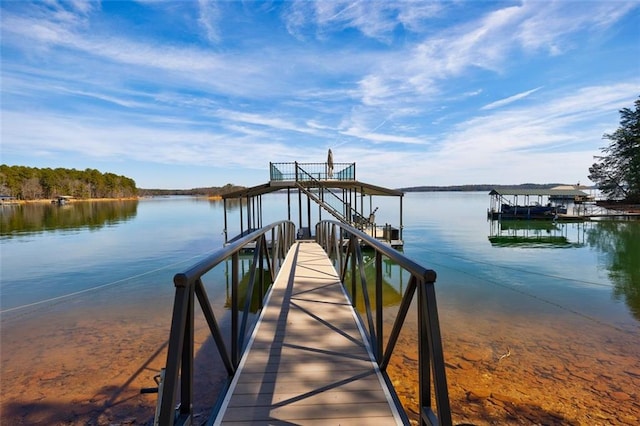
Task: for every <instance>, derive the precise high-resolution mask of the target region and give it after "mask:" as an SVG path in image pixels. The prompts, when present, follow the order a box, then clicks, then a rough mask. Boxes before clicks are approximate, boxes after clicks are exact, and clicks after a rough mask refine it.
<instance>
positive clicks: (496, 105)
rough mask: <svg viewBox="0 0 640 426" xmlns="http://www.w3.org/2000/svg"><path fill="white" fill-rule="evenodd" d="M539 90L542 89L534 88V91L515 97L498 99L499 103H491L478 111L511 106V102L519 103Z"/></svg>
mask: <svg viewBox="0 0 640 426" xmlns="http://www.w3.org/2000/svg"><path fill="white" fill-rule="evenodd" d="M541 88H542V87H536V88H535V89H531V90H527V91H526V92H522V93H518V94H517V95H513V96H509V97H508V98H505V99H500V100H499V101H495V102H491V103H490V104H487V105H485V106H483V107H482V108H480V109H482V110H489V109H495V108H500V107H503V106H505V105H509V104H511V103H513V102H516V101H519V100H520V99H524V98H526V97H527V96H529V95H531V94H532V93H535V92H537V91H538V90H540V89H541Z"/></svg>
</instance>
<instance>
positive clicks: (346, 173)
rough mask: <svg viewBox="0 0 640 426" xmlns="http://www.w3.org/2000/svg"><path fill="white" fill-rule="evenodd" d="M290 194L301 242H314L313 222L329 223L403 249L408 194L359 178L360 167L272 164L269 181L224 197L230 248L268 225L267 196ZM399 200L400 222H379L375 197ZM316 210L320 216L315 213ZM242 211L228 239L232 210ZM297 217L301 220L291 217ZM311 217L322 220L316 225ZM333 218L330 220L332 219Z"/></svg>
mask: <svg viewBox="0 0 640 426" xmlns="http://www.w3.org/2000/svg"><path fill="white" fill-rule="evenodd" d="M275 192H286V195H287V197H286V203H287V219H288V220H292V221H294V222H295V221H297V222H298V223H297V225H298V239H311V238H313V235H312V229H313V227H312V223H316V221H321V220H323V215H324V217H325V218H327V219H328V218H335V219H337V220H338V221H340V222H342V223H344V224H346V225H350V226H353V227H355V228H356V229H359V230H361V231H362V232H365V233H366V234H367V235H370V236H372V237H374V238H376V239H377V240H379V241H383V242H386V243H387V244H389V245H391V246H392V247H396V248H397V247H402V245H403V240H402V228H403V223H402V199H403V196H404V193H403V192H402V191H399V190H395V189H389V188H384V187H381V186H377V185H372V184H369V183H365V182H361V181H358V180H357V179H356V163H333V158H332V155H331V154H330V155H329V157H328V161H327V162H325V163H298V162H293V163H269V182H267V183H264V184H261V185H257V186H253V187H250V188H243V189H239V190H236V191H233V192H229V193H226V194H224V195H223V196H222V199H223V202H224V228H225V231H224V233H225V243H227V244H228V243H231V242H233V241H235V240H237V239H239V238H242V237H243V236H245V235H248V234H249V233H251V232H253V231H255V230H256V229H259V228H261V227H262V226H263V200H262V197H263V196H264V195H266V194H270V193H275ZM379 196H382V197H397V198H398V200H399V201H398V213H397V223H395V224H393V225H392V224H389V223H384V224H379V223H377V222H376V212H377V210H378V208H377V207H376V208H374V207H373V199H374V197H379ZM312 202H313V203H315V205H317V207H318V210H317V213H316V212H315V211H314V210H313V208H312ZM231 206H234V207H238V210H239V216H240V218H239V233H238V234H237V235H235V236H231V237H230V236H229V216H228V210H229V209H230V207H231ZM296 214H297V217H292V216H295V215H296ZM312 214H313V215H314V216H317V217H316V219H317V220H312ZM329 216H331V217H329Z"/></svg>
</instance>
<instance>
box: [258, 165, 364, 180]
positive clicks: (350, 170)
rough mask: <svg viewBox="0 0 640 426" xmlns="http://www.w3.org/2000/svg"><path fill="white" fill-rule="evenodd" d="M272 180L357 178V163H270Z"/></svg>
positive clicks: (270, 178) (270, 177)
mask: <svg viewBox="0 0 640 426" xmlns="http://www.w3.org/2000/svg"><path fill="white" fill-rule="evenodd" d="M269 180H270V181H271V182H305V181H306V182H308V181H326V180H330V181H349V182H354V181H355V180H356V163H333V162H329V161H327V162H326V163H298V162H297V161H295V162H293V163H269Z"/></svg>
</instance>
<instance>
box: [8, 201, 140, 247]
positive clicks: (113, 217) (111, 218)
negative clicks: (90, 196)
mask: <svg viewBox="0 0 640 426" xmlns="http://www.w3.org/2000/svg"><path fill="white" fill-rule="evenodd" d="M137 208H138V200H126V201H121V200H117V201H109V202H103V201H100V202H88V201H87V202H74V203H70V204H66V205H58V204H51V203H29V204H20V205H12V206H3V207H2V209H0V212H1V213H0V235H1V236H2V237H5V238H6V237H8V238H11V237H12V236H15V235H17V234H21V235H24V234H37V233H42V232H46V231H54V230H59V229H89V230H97V229H100V228H102V227H104V226H108V225H114V224H116V223H119V222H125V221H128V220H131V219H133V218H134V217H135V216H136V214H137Z"/></svg>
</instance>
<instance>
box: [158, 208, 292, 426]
mask: <svg viewBox="0 0 640 426" xmlns="http://www.w3.org/2000/svg"><path fill="white" fill-rule="evenodd" d="M268 235H269V236H270V237H271V240H270V241H269V240H267V236H268ZM294 242H295V224H294V223H293V222H291V221H280V222H275V223H273V224H271V225H268V226H265V227H263V228H261V229H259V230H258V231H255V232H253V233H251V234H249V235H247V236H245V237H244V238H241V239H239V240H237V241H235V242H234V243H232V244H230V245H228V246H227V247H225V248H223V249H221V250H219V251H217V252H216V253H214V254H212V255H211V256H209V257H207V258H206V259H204V260H202V261H200V262H198V263H197V264H196V265H194V266H193V267H191V268H190V269H188V270H187V271H185V272H182V273H179V274H176V275H175V276H174V278H173V281H174V285H175V287H176V291H175V297H174V304H173V314H172V319H171V332H170V337H169V347H168V350H167V361H166V366H165V372H164V382H163V383H162V387H163V392H162V395H161V398H160V399H159V400H158V404H159V410H157V412H158V413H159V414H158V418H157V419H156V420H155V423H156V424H159V425H171V424H175V425H189V424H191V423H192V421H193V413H192V404H193V391H194V390H193V357H194V311H195V309H194V308H195V299H196V298H197V300H198V303H199V305H200V307H201V309H202V313H203V315H204V317H205V319H206V322H207V325H208V326H209V331H210V332H211V336H212V337H213V339H214V341H215V343H216V347H217V348H218V351H219V353H220V356H221V358H222V362H223V364H224V366H225V369H226V370H227V374H228V380H227V386H226V387H225V389H223V392H226V390H227V388H228V385H229V383H231V379H232V378H233V376H234V375H235V373H236V369H237V367H238V365H239V362H240V359H241V357H242V353H243V351H244V350H245V346H246V344H245V337H246V334H247V328H248V325H247V318H248V312H249V309H248V307H249V304H250V303H251V295H252V294H253V290H254V287H255V284H256V275H257V277H258V280H257V281H258V282H257V284H258V286H259V292H260V296H261V299H260V309H262V306H263V305H262V302H263V300H262V299H263V298H264V295H265V292H266V290H267V289H266V288H265V286H264V272H265V270H266V269H268V270H269V272H270V274H271V282H273V281H274V280H275V277H276V275H277V273H278V270H279V269H280V265H281V264H282V262H283V261H284V258H285V257H286V255H287V252H288V250H289V247H291V245H292V244H293V243H294ZM253 243H255V247H254V249H253V252H254V256H253V262H252V266H251V270H250V272H249V273H250V277H249V283H248V286H247V287H248V288H247V295H248V296H247V297H246V302H245V307H244V310H243V311H242V312H243V316H242V318H240V310H239V307H238V301H239V299H240V295H239V294H238V293H239V290H238V288H239V282H240V276H239V262H240V260H239V258H240V256H239V254H240V252H241V251H243V250H245V249H246V248H247V247H248V246H250V244H253ZM229 258H231V265H232V267H231V269H232V284H231V288H232V290H231V350H230V351H228V350H227V348H226V345H225V343H224V339H223V337H222V332H221V330H220V327H219V326H218V322H217V320H216V317H215V315H214V313H213V309H212V308H211V303H210V302H209V298H208V296H207V293H206V289H205V287H204V285H203V282H202V276H203V275H204V274H206V273H207V272H208V271H210V270H211V269H213V268H214V267H216V266H217V265H219V264H220V263H222V262H224V261H226V260H227V259H229ZM265 268H266V269H265ZM178 385H179V386H180V390H179V391H178ZM178 395H179V397H180V403H179V404H177V399H178Z"/></svg>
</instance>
